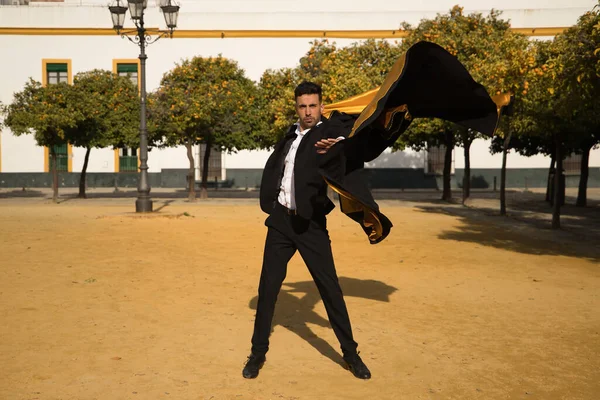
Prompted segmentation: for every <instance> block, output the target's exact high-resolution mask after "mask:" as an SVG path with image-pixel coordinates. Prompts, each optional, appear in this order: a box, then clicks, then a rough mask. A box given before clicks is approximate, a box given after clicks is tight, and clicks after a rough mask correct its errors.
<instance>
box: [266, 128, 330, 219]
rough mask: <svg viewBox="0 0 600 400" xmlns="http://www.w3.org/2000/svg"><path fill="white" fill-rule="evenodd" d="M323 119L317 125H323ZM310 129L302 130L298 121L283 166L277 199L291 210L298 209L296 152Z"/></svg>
mask: <svg viewBox="0 0 600 400" xmlns="http://www.w3.org/2000/svg"><path fill="white" fill-rule="evenodd" d="M321 123H322V121H319V122H317V125H316V126H319V125H321ZM308 131H310V128H308V129H305V130H303V131H301V130H300V124H298V123H296V139H294V141H293V142H292V145H291V146H290V150H289V151H288V153H287V156H286V157H285V161H284V167H283V178H282V179H281V186H280V187H279V197H278V198H277V201H279V203H280V204H281V205H282V206H284V207H287V208H289V209H290V210H295V209H296V198H295V193H294V192H295V188H294V163H295V161H296V152H297V151H298V147H299V146H300V142H301V141H302V139H303V138H304V136H305V135H306V134H307V133H308Z"/></svg>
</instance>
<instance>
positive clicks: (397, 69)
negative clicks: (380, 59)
mask: <svg viewBox="0 0 600 400" xmlns="http://www.w3.org/2000/svg"><path fill="white" fill-rule="evenodd" d="M405 62H406V53H404V54H403V55H402V57H400V58H399V59H398V61H396V62H395V63H394V65H393V66H392V69H391V70H390V72H389V73H388V74H387V75H386V77H385V80H384V81H383V83H382V84H381V87H380V88H379V90H378V91H377V94H376V95H375V97H373V100H371V102H370V103H369V104H367V106H366V107H365V108H364V110H363V111H362V112H361V113H360V115H359V116H358V119H357V120H356V121H355V122H354V126H353V127H352V131H351V132H350V135H348V137H352V136H353V135H354V133H355V132H356V130H357V129H358V127H360V126H361V125H362V124H363V123H364V122H365V121H366V120H367V119H369V118H370V117H371V116H372V115H373V114H374V113H375V111H376V110H377V104H378V103H379V100H381V99H382V98H383V97H384V96H385V95H386V94H387V93H388V91H389V90H390V88H391V87H392V85H393V84H394V83H396V81H397V80H398V78H399V77H400V75H401V74H402V71H403V70H404V65H405Z"/></svg>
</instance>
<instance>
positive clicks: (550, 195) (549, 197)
mask: <svg viewBox="0 0 600 400" xmlns="http://www.w3.org/2000/svg"><path fill="white" fill-rule="evenodd" d="M554 161H555V160H554V153H552V156H551V158H550V169H549V170H548V179H547V183H546V201H547V202H548V203H550V204H552V193H551V190H550V186H551V185H550V180H551V179H552V170H553V169H554Z"/></svg>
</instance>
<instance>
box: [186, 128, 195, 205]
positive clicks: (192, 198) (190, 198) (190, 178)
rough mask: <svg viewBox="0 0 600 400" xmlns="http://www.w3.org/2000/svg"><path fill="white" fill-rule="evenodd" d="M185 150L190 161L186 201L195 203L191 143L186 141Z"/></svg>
mask: <svg viewBox="0 0 600 400" xmlns="http://www.w3.org/2000/svg"><path fill="white" fill-rule="evenodd" d="M185 148H186V149H187V157H188V160H189V161H190V169H189V171H188V201H196V174H195V171H194V154H193V153H192V141H191V140H188V141H187V142H186V143H185Z"/></svg>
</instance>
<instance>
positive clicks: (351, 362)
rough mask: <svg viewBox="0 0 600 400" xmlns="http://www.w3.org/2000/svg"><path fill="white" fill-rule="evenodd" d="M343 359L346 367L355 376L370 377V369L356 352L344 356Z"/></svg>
mask: <svg viewBox="0 0 600 400" xmlns="http://www.w3.org/2000/svg"><path fill="white" fill-rule="evenodd" d="M344 361H346V366H347V368H348V369H349V370H350V372H352V374H353V375H354V376H355V377H357V378H358V379H371V371H369V368H367V366H366V365H365V363H364V362H363V360H361V358H360V356H359V355H358V353H355V354H351V355H348V356H344Z"/></svg>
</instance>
